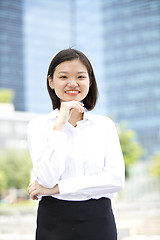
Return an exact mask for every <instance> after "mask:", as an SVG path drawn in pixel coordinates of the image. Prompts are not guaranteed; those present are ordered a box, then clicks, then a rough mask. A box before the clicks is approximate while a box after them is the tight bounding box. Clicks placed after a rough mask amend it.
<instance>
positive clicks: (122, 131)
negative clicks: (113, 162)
mask: <svg viewBox="0 0 160 240" xmlns="http://www.w3.org/2000/svg"><path fill="white" fill-rule="evenodd" d="M119 140H120V144H121V148H122V152H123V156H124V161H125V170H126V177H129V166H130V165H131V164H133V163H134V162H135V161H137V160H138V159H139V158H140V156H141V154H142V148H141V146H140V145H139V143H138V142H136V141H135V132H134V131H133V130H131V129H128V128H127V126H126V124H125V123H121V124H120V126H119Z"/></svg>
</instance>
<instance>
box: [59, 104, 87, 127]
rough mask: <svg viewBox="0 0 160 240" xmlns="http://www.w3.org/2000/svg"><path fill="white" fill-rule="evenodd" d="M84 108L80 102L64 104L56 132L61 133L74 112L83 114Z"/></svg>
mask: <svg viewBox="0 0 160 240" xmlns="http://www.w3.org/2000/svg"><path fill="white" fill-rule="evenodd" d="M83 106H84V104H83V103H81V102H78V101H69V102H62V103H61V107H60V111H59V115H58V117H57V121H56V123H55V125H54V130H59V131H61V130H62V129H63V126H64V124H65V123H66V122H67V121H68V120H69V119H70V117H71V114H72V112H73V110H77V111H78V112H80V113H83V112H84V111H85V110H84V107H83Z"/></svg>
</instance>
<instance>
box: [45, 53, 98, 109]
mask: <svg viewBox="0 0 160 240" xmlns="http://www.w3.org/2000/svg"><path fill="white" fill-rule="evenodd" d="M75 59H79V60H80V61H81V62H82V63H83V64H84V65H85V66H86V68H87V70H88V75H89V79H90V84H91V85H90V88H89V92H88V94H87V96H86V97H85V98H84V99H83V104H84V107H85V108H86V109H87V110H89V111H90V110H92V109H93V108H94V106H95V105H96V101H97V96H98V89H97V83H96V79H95V75H94V72H93V68H92V65H91V63H90V61H89V60H88V58H87V57H86V56H85V55H84V54H83V53H82V52H80V51H78V50H75V49H72V48H68V49H64V50H62V51H60V52H59V53H58V54H57V55H56V56H55V57H54V58H53V59H52V61H51V63H50V65H49V69H48V75H47V89H48V92H49V95H50V98H51V101H52V106H53V109H56V108H58V109H60V99H59V98H58V97H57V95H56V94H55V91H54V89H51V88H50V86H49V81H48V76H50V78H51V79H52V78H53V74H54V71H55V68H56V67H57V66H58V65H59V64H60V63H62V62H65V61H72V60H75Z"/></svg>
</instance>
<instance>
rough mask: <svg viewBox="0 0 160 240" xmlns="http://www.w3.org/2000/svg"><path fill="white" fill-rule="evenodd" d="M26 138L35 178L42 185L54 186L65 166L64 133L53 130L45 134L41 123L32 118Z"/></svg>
mask: <svg viewBox="0 0 160 240" xmlns="http://www.w3.org/2000/svg"><path fill="white" fill-rule="evenodd" d="M27 138H28V148H29V152H30V156H31V159H32V163H33V175H34V177H35V179H36V180H37V181H38V183H39V184H41V185H42V186H44V187H47V188H52V187H54V186H55V185H56V184H57V183H58V181H59V178H60V176H61V174H62V173H63V171H64V167H65V145H66V144H65V134H64V133H62V132H58V131H54V130H53V131H52V132H50V133H47V134H46V131H45V129H43V125H42V126H41V124H39V123H36V122H34V121H33V120H32V121H31V122H30V123H29V124H28V131H27Z"/></svg>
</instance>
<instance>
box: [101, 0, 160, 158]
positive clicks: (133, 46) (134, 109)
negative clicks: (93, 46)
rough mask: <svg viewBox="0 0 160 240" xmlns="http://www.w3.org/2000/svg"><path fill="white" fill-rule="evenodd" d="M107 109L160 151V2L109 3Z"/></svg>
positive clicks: (144, 142) (106, 16)
mask: <svg viewBox="0 0 160 240" xmlns="http://www.w3.org/2000/svg"><path fill="white" fill-rule="evenodd" d="M102 9H103V18H104V29H105V35H104V37H105V64H106V67H105V70H106V79H107V80H106V83H107V84H106V95H107V106H106V107H107V110H108V112H109V114H110V115H111V116H113V117H114V119H115V121H118V122H120V121H124V120H125V121H127V122H128V125H129V127H131V128H132V129H134V130H135V131H136V132H137V137H138V141H139V142H140V143H141V144H142V146H143V147H144V148H145V150H146V151H147V153H148V154H151V153H153V152H156V151H160V1H158V0H145V1H132V0H122V1H119V0H114V1H103V8H102Z"/></svg>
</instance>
